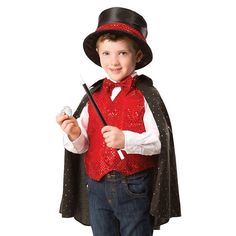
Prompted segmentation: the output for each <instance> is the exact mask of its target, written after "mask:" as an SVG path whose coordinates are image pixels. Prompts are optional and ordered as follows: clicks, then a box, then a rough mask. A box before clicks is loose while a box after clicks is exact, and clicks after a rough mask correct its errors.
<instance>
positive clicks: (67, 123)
mask: <svg viewBox="0 0 236 236" xmlns="http://www.w3.org/2000/svg"><path fill="white" fill-rule="evenodd" d="M68 125H75V123H74V122H73V120H71V119H66V120H64V121H63V122H62V124H61V127H62V129H63V130H64V129H66V128H67V126H68Z"/></svg>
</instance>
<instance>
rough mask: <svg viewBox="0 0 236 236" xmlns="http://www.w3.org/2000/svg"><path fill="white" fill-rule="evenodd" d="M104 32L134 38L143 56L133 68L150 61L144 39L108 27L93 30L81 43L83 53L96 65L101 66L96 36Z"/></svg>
mask: <svg viewBox="0 0 236 236" xmlns="http://www.w3.org/2000/svg"><path fill="white" fill-rule="evenodd" d="M106 33H114V34H118V35H119V34H120V35H123V36H127V37H129V38H131V39H132V40H134V41H135V42H136V43H137V44H138V46H139V48H140V50H141V51H142V53H143V58H142V60H141V61H140V62H138V63H137V64H136V67H135V69H141V68H143V67H144V66H146V65H148V64H149V63H150V62H151V61H152V50H151V48H150V47H149V46H148V44H147V42H146V41H144V40H142V39H140V38H138V37H136V36H134V35H133V34H131V33H128V32H125V31H122V30H114V29H108V30H102V31H95V32H93V33H91V34H89V35H88V36H87V37H86V38H85V40H84V43H83V48H84V51H85V54H86V55H87V57H88V58H89V59H90V60H91V61H93V62H94V63H95V64H97V65H98V66H101V64H100V58H99V55H98V53H97V51H96V43H97V40H98V38H99V37H100V36H101V35H103V34H106Z"/></svg>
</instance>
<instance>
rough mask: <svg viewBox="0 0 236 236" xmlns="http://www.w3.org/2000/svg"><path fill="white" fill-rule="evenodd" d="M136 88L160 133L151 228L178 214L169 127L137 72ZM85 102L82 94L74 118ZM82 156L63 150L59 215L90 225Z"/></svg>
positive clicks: (147, 80) (146, 81) (144, 78)
mask: <svg viewBox="0 0 236 236" xmlns="http://www.w3.org/2000/svg"><path fill="white" fill-rule="evenodd" d="M101 85H102V80H99V81H98V82H96V83H95V84H94V85H93V86H92V87H91V88H90V89H91V92H92V93H93V92H94V91H96V90H97V89H99V88H100V87H101ZM136 87H137V88H138V89H139V90H140V91H141V92H142V94H143V95H144V97H145V99H146V101H147V102H148V104H149V107H150V109H151V111H152V113H153V116H154V119H155V121H156V123H157V126H158V129H159V132H160V140H161V153H160V154H158V155H157V156H156V158H158V166H157V168H156V169H155V173H154V182H153V183H154V184H153V196H152V201H151V207H150V214H151V215H152V216H154V229H159V228H160V225H162V224H165V223H167V222H168V221H169V219H170V218H171V217H177V216H180V215H181V211H180V200H179V190H178V180H177V169H176V159H175V150H174V142H173V136H172V128H171V123H170V119H169V116H168V113H167V110H166V107H165V105H164V103H163V101H162V99H161V96H160V94H159V93H158V91H157V90H156V88H155V87H154V86H153V82H152V80H151V79H150V78H148V77H147V76H145V75H140V76H139V77H138V78H137V80H136ZM87 102H88V97H87V95H85V96H84V98H83V99H82V101H81V103H80V105H79V106H78V108H77V110H76V111H75V113H74V117H75V118H78V117H79V116H80V113H81V111H82V109H83V107H84V106H85V105H86V103H87ZM82 156H83V155H80V154H74V153H71V152H69V151H67V150H66V149H65V160H64V181H63V194H62V200H61V205H60V213H61V214H62V217H74V218H75V219H76V220H78V221H79V222H80V223H82V224H84V225H90V222H89V210H88V198H87V189H86V173H85V166H84V160H83V158H82Z"/></svg>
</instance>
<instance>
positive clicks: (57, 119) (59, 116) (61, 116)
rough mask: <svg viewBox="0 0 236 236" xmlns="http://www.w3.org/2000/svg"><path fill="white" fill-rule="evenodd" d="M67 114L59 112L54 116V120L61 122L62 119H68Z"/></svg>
mask: <svg viewBox="0 0 236 236" xmlns="http://www.w3.org/2000/svg"><path fill="white" fill-rule="evenodd" d="M68 118H69V116H68V115H65V114H59V115H57V116H56V121H57V123H58V124H60V125H61V124H62V123H63V121H64V120H66V119H68Z"/></svg>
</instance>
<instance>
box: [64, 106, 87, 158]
mask: <svg viewBox="0 0 236 236" xmlns="http://www.w3.org/2000/svg"><path fill="white" fill-rule="evenodd" d="M88 119H89V115H88V105H86V106H85V107H84V108H83V110H82V112H81V115H80V117H79V118H78V119H77V120H78V124H79V127H80V129H81V134H80V136H79V137H78V138H77V139H76V140H74V141H71V140H70V139H69V138H68V136H67V135H66V134H64V137H63V143H64V147H65V149H67V150H68V151H70V152H72V153H77V154H81V153H84V152H86V151H87V150H88V146H89V142H88V135H87V127H88Z"/></svg>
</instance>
